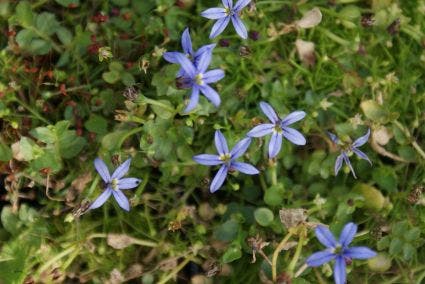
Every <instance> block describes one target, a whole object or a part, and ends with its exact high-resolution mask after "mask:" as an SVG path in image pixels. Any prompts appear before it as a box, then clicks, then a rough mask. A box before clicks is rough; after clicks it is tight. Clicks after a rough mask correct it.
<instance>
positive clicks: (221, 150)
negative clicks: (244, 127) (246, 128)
mask: <svg viewBox="0 0 425 284" xmlns="http://www.w3.org/2000/svg"><path fill="white" fill-rule="evenodd" d="M214 140H215V147H216V148H217V152H218V155H210V154H201V155H196V156H194V157H193V160H194V161H195V162H197V163H199V164H201V165H206V166H216V165H221V167H220V169H219V170H218V172H217V174H216V175H215V177H214V179H213V180H212V182H211V186H210V191H211V193H214V192H216V191H217V190H218V189H219V188H220V187H221V185H222V184H223V182H224V179H225V178H226V176H227V173H228V172H229V171H233V170H238V171H240V172H242V173H244V174H248V175H256V174H258V173H259V171H258V170H257V169H256V168H255V167H254V166H252V165H250V164H247V163H242V162H237V161H236V159H237V158H239V157H240V156H242V155H243V154H244V153H245V152H246V150H247V149H248V147H249V145H250V144H251V138H248V137H247V138H244V139H242V140H241V141H239V142H238V143H236V145H235V146H234V147H233V149H232V151H230V152H229V148H228V146H227V141H226V138H224V136H223V134H222V133H221V132H220V131H219V130H217V131H216V132H215V139H214Z"/></svg>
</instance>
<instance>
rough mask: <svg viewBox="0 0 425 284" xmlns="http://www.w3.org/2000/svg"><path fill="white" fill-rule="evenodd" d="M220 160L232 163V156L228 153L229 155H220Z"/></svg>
mask: <svg viewBox="0 0 425 284" xmlns="http://www.w3.org/2000/svg"><path fill="white" fill-rule="evenodd" d="M219 159H220V161H223V162H225V163H228V162H230V154H229V153H227V154H224V155H220V158H219Z"/></svg>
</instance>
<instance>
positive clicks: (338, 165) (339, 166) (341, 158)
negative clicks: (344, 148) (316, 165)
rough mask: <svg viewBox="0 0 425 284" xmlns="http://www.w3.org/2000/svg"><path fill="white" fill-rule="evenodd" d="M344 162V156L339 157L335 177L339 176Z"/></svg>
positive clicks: (336, 162)
mask: <svg viewBox="0 0 425 284" xmlns="http://www.w3.org/2000/svg"><path fill="white" fill-rule="evenodd" d="M343 161H344V155H342V154H341V155H339V156H338V157H337V158H336V161H335V175H338V172H339V170H340V169H341V167H342V162H343Z"/></svg>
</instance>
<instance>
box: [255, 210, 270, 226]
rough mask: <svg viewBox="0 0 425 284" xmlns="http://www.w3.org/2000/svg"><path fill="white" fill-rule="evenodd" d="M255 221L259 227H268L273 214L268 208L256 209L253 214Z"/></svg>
mask: <svg viewBox="0 0 425 284" xmlns="http://www.w3.org/2000/svg"><path fill="white" fill-rule="evenodd" d="M254 217H255V220H256V221H257V223H258V224H260V225H261V226H264V227H267V226H269V225H270V224H271V223H272V222H273V219H274V215H273V212H272V211H271V210H270V209H268V208H265V207H263V208H257V209H256V210H255V212H254Z"/></svg>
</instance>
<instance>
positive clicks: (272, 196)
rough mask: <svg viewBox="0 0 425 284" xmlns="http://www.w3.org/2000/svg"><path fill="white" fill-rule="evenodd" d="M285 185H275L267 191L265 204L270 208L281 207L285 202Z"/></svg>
mask: <svg viewBox="0 0 425 284" xmlns="http://www.w3.org/2000/svg"><path fill="white" fill-rule="evenodd" d="M283 193H284V188H283V184H278V185H274V186H272V187H270V188H268V189H267V190H266V193H265V194H264V202H265V203H266V204H267V205H269V206H279V205H282V202H283Z"/></svg>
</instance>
